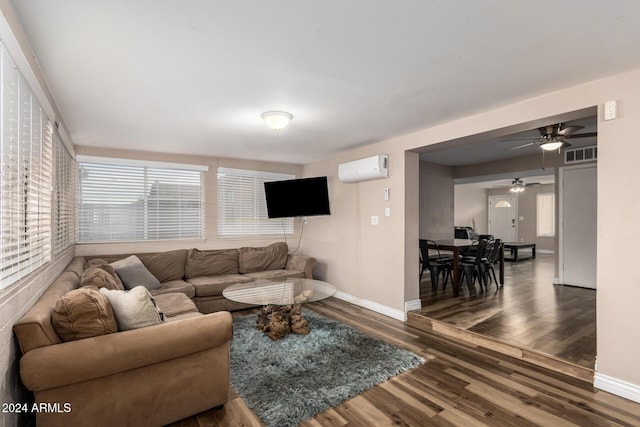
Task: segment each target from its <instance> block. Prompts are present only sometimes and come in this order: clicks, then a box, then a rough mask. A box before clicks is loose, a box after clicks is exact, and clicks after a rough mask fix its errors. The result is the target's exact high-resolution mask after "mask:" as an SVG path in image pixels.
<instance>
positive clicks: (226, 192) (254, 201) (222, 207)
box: [218, 168, 295, 237]
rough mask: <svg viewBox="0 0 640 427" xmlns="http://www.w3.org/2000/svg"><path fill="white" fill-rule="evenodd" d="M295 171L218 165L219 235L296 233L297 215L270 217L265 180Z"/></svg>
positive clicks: (280, 177)
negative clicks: (272, 171) (286, 171)
mask: <svg viewBox="0 0 640 427" xmlns="http://www.w3.org/2000/svg"><path fill="white" fill-rule="evenodd" d="M294 178H295V175H290V174H283V173H270V172H259V171H251V170H243V169H230V168H218V236H221V237H233V236H257V235H273V234H282V233H285V234H293V218H278V219H269V218H268V216H267V202H266V200H265V195H264V183H265V182H268V181H282V180H285V179H294Z"/></svg>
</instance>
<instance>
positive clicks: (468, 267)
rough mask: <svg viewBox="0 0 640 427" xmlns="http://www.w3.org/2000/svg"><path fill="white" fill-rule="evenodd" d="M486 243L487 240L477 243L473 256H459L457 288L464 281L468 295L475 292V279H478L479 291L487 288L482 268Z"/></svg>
mask: <svg viewBox="0 0 640 427" xmlns="http://www.w3.org/2000/svg"><path fill="white" fill-rule="evenodd" d="M487 244H488V241H487V240H480V241H479V242H478V245H477V249H476V251H475V254H474V255H473V256H464V255H461V256H460V261H459V262H458V268H459V271H460V272H459V274H458V277H459V282H458V287H459V286H460V285H461V284H462V281H463V280H465V281H466V283H467V289H468V290H469V293H471V292H472V290H475V281H476V278H477V279H478V282H479V284H480V291H482V290H483V289H482V288H483V286H484V289H486V288H487V285H486V281H485V278H486V275H485V272H484V267H483V263H484V261H483V258H486V255H487V254H486V247H487Z"/></svg>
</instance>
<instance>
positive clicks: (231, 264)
mask: <svg viewBox="0 0 640 427" xmlns="http://www.w3.org/2000/svg"><path fill="white" fill-rule="evenodd" d="M238 271H239V270H238V250H237V249H218V250H211V251H200V250H198V249H195V248H194V249H191V250H189V255H188V256H187V265H186V267H185V269H184V275H185V277H186V278H187V279H191V278H194V277H202V276H221V275H224V274H238Z"/></svg>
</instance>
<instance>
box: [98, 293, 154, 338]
mask: <svg viewBox="0 0 640 427" xmlns="http://www.w3.org/2000/svg"><path fill="white" fill-rule="evenodd" d="M100 292H101V293H102V294H103V295H105V296H106V297H107V299H108V300H109V302H110V303H111V306H112V307H113V313H114V314H115V316H116V321H117V322H118V329H119V330H121V331H128V330H130V329H138V328H144V327H147V326H153V325H159V324H160V323H162V319H161V317H160V313H159V312H158V309H157V308H156V306H155V304H154V303H153V300H152V299H151V294H150V293H149V290H148V289H147V288H145V287H144V286H136V287H135V288H133V289H131V290H129V291H114V290H110V289H106V288H101V289H100Z"/></svg>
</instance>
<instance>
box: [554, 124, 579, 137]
mask: <svg viewBox="0 0 640 427" xmlns="http://www.w3.org/2000/svg"><path fill="white" fill-rule="evenodd" d="M583 128H584V126H567V127H565V128H563V127H561V126H560V128H559V129H558V135H561V136H564V137H567V136H569V135H571V134H573V133H575V132H577V131H579V130H580V129H583Z"/></svg>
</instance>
